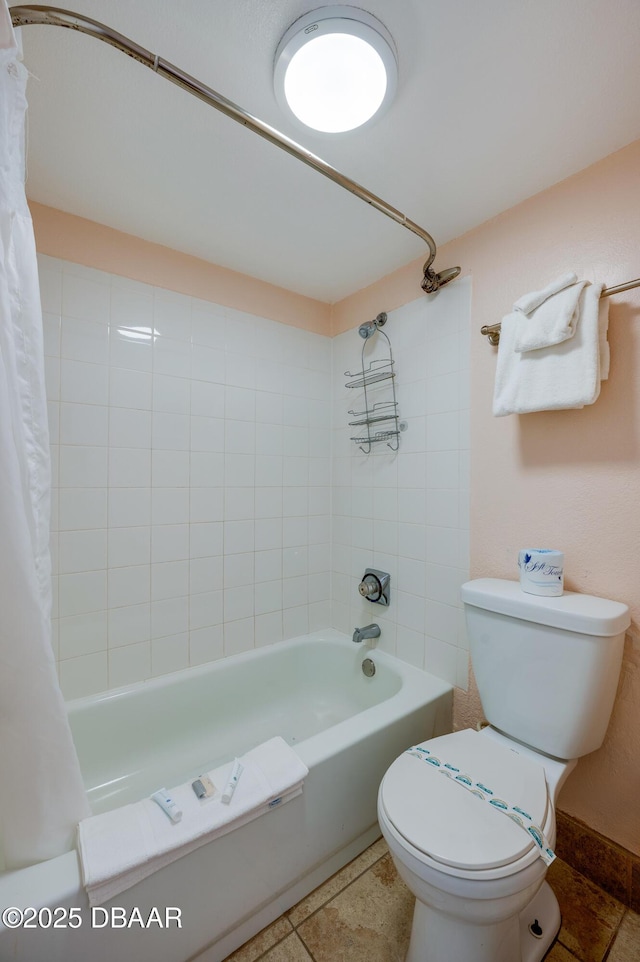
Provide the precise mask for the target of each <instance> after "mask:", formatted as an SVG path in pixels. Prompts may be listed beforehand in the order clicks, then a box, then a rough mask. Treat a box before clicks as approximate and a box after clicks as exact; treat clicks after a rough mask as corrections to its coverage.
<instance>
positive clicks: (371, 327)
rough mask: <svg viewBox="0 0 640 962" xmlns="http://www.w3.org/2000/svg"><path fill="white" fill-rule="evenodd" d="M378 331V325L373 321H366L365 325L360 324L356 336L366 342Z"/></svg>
mask: <svg viewBox="0 0 640 962" xmlns="http://www.w3.org/2000/svg"><path fill="white" fill-rule="evenodd" d="M377 330H378V325H377V324H376V322H375V321H367V323H366V324H361V325H360V327H359V328H358V334H359V335H360V337H363V338H364V339H365V341H366V339H367V338H368V337H371V336H372V335H373V334H375V333H376V331H377Z"/></svg>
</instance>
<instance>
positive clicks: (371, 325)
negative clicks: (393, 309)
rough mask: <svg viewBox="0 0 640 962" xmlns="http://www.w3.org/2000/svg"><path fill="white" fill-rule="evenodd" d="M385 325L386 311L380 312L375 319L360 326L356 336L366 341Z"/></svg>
mask: <svg viewBox="0 0 640 962" xmlns="http://www.w3.org/2000/svg"><path fill="white" fill-rule="evenodd" d="M386 323H387V313H386V311H381V312H380V313H379V314H378V315H377V317H374V319H373V320H372V321H366V323H364V324H361V325H360V327H359V328H358V334H359V335H360V337H362V338H364V340H365V341H366V340H367V339H368V338H370V337H371V336H372V335H373V334H375V333H376V331H377V330H379V329H380V328H381V327H384V325H385V324H386Z"/></svg>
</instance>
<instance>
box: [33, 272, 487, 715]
mask: <svg viewBox="0 0 640 962" xmlns="http://www.w3.org/2000/svg"><path fill="white" fill-rule="evenodd" d="M39 260H40V276H41V293H42V300H43V311H44V332H45V353H46V358H45V363H46V378H47V392H48V397H49V411H50V431H51V441H52V463H53V479H54V490H53V504H52V555H53V559H54V615H55V618H54V642H55V646H56V654H57V657H58V660H59V673H60V679H61V684H62V687H63V691H64V693H65V695H66V696H67V697H75V696H79V695H83V694H90V693H92V692H97V691H100V690H103V689H105V688H109V687H116V686H119V685H122V684H127V683H130V682H134V681H138V680H141V679H144V678H148V677H151V676H153V675H157V674H162V673H165V672H170V671H174V670H177V669H179V668H183V667H186V666H188V665H196V664H201V663H203V662H206V661H209V660H212V659H216V658H220V657H224V656H225V655H230V654H234V653H236V652H240V651H244V650H246V649H247V648H251V647H253V646H259V645H263V644H269V643H272V642H276V641H279V640H282V639H283V638H287V637H291V636H294V635H297V634H301V633H306V632H307V631H310V630H311V631H313V630H316V629H318V628H321V627H324V626H326V625H328V624H330V623H332V624H333V625H335V627H337V628H340V629H341V630H344V631H346V632H349V633H351V632H352V631H353V628H354V627H355V626H356V625H360V624H366V623H367V622H369V621H378V622H379V623H380V625H381V627H382V629H383V634H382V639H381V642H380V645H381V647H383V648H385V649H387V650H389V651H392V652H394V653H395V654H397V655H398V656H399V657H400V658H403V659H405V660H407V661H409V662H411V663H413V664H416V665H418V666H420V667H425V668H427V669H428V670H430V671H433V672H434V673H435V674H438V675H440V676H441V677H443V678H445V679H447V680H449V681H451V682H452V683H455V684H458V685H460V686H461V687H466V684H467V663H468V653H467V644H466V638H465V634H464V624H463V619H462V612H461V608H460V602H459V588H460V584H461V582H462V581H464V580H465V579H466V578H467V576H468V525H469V509H468V489H469V466H468V449H469V417H468V413H469V412H468V374H469V371H468V368H469V359H468V356H469V330H468V322H469V306H470V281H469V280H468V279H466V280H461V281H457V282H456V283H455V284H454V285H453V286H451V287H447V288H445V289H444V290H443V291H441V292H440V293H439V294H438V295H437V297H435V298H431V299H428V298H425V297H420V298H419V299H417V300H416V301H415V302H413V303H411V304H408V305H406V306H405V307H403V308H401V309H399V310H396V311H393V312H391V313H390V315H389V322H388V325H387V327H386V331H387V332H388V334H389V336H390V338H391V341H392V345H393V350H394V356H395V359H396V370H397V375H398V376H397V390H398V399H399V404H400V411H401V416H402V418H403V419H404V420H406V422H407V425H408V429H407V431H406V432H405V433H403V435H402V438H401V447H400V451H399V452H398V454H393V453H392V452H391V451H390V450H389V449H388V448H386V447H385V446H384V445H382V446H378V447H377V448H376V449H375V451H374V453H373V454H371V455H369V456H365V455H364V454H362V453H361V452H360V451H358V449H357V448H356V446H355V445H354V444H353V442H351V441H350V440H349V437H350V434H351V433H353V429H350V428H348V426H347V425H346V422H347V420H349V415H348V410H349V408H351V407H353V406H354V403H356V402H357V400H358V399H357V398H355V397H354V396H353V395H354V393H357V392H352V391H347V390H346V389H345V387H344V381H345V380H346V378H345V377H344V376H343V373H342V372H343V371H345V370H347V369H349V370H356V369H357V368H358V365H359V363H360V351H361V348H362V343H363V342H362V341H361V340H360V338H358V336H357V333H356V331H355V330H353V331H350V332H347V333H345V334H343V335H340V336H339V337H337V338H335V339H334V340H333V342H332V341H331V340H330V339H329V338H326V337H322V336H320V335H314V334H309V333H306V332H304V331H302V330H298V329H296V328H291V327H289V326H287V325H282V324H278V323H276V322H273V321H270V320H266V319H264V318H259V317H254V316H252V315H247V314H243V313H241V312H238V311H233V310H230V309H227V308H221V307H219V306H217V305H215V304H212V303H209V302H204V301H200V300H197V299H194V298H190V297H187V296H185V295H181V294H176V293H172V292H169V291H165V290H160V289H154V288H152V287H149V286H147V285H144V284H139V283H136V282H133V281H129V280H126V279H124V278H121V277H117V276H110V275H108V274H105V273H102V272H100V271H94V270H89V269H86V268H82V267H79V266H77V265H74V264H69V263H66V262H63V261H59V260H56V259H53V258H49V257H40V258H39ZM378 340H379V339H378ZM372 347H374V345H373V344H372V343H371V342H369V344H368V349H369V350H370V349H371V348H372ZM374 349H375V347H374ZM332 370H333V372H334V374H333V379H332V376H331V371H332ZM332 420H333V424H332ZM332 427H333V430H332ZM369 566H372V567H379V568H383V569H385V570H388V571H390V572H391V574H392V579H393V580H392V584H393V596H392V597H393V601H392V605H391V607H390V608H388V609H383V608H381V607H378V606H372V605H370V604H368V603H366V602H364V601H362V600H361V599H360V596H359V595H358V593H357V584H358V581H359V580H360V577H361V575H362V573H363V571H364V569H365V567H369Z"/></svg>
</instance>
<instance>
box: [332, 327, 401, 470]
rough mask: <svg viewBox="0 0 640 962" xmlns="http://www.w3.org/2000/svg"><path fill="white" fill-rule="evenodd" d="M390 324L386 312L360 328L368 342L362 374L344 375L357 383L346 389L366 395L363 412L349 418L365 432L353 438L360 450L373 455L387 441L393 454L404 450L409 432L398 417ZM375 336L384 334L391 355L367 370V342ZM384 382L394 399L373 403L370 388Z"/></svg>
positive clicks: (376, 361) (346, 373)
mask: <svg viewBox="0 0 640 962" xmlns="http://www.w3.org/2000/svg"><path fill="white" fill-rule="evenodd" d="M386 322H387V315H386V313H385V312H384V311H383V312H382V313H380V314H378V316H377V317H376V318H375V319H374V320H373V321H369V322H368V323H367V324H363V325H362V326H361V327H360V329H359V332H358V333H359V334H360V336H361V337H362V338H364V344H363V345H362V355H361V370H360V371H359V372H351V371H345V372H344V374H345V377H348V378H353V380H351V381H347V382H346V384H345V387H348V388H353V389H357V388H362V391H363V394H364V408H363V410H361V411H356V410H354V409H351V410H350V411H349V414H351V415H352V416H353V418H354V420H353V421H349V426H350V427H361V428H364V429H365V430H363V431H361V432H359V433H357V434H355V435H352V437H351V440H352V441H355V443H356V444H357V445H358V446H359V448H360V450H361V451H363V452H364V453H365V454H370V453H371V451H372V449H373V445H374V444H377V443H379V442H380V441H385V442H386V444H387V447H389V448H391V450H392V451H397V450H398V449H399V447H400V433H401V431H404V430H405V429H406V424H405V422H404V421H400V416H399V414H398V399H397V397H396V385H395V377H396V374H395V370H394V364H395V362H394V359H393V351H392V349H391V341H390V340H389V338H388V336H387V334H386V333H385V332H384V331H383V330H381V328H382V326H383V325H384V324H386ZM375 334H381V335H382V337H383V338H384V339H385V341H386V342H387V347H388V354H387V353H385V356H384V357H381V358H376V359H374V360H372V361H370V362H369V364H368V365H367V366H365V357H364V352H365V349H366V346H367V340H368V339H369V338H370V337H372V336H373V335H375ZM384 381H388V382H389V386H390V388H391V392H390V394H391V396H390V397H389V398H383V399H382V400H380V401H374V402H373V403H371V399H370V395H369V392H368V391H367V388H370V387H371V386H372V385H374V384H381V383H382V382H384Z"/></svg>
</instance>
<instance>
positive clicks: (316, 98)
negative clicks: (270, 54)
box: [274, 6, 398, 134]
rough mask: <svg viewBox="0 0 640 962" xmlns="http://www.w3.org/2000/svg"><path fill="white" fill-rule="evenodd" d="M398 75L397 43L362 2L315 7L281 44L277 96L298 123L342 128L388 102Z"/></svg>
mask: <svg viewBox="0 0 640 962" xmlns="http://www.w3.org/2000/svg"><path fill="white" fill-rule="evenodd" d="M397 80H398V64H397V58H396V51H395V45H394V43H393V39H392V37H391V35H390V33H389V32H388V30H387V29H386V28H385V27H384V26H383V25H382V24H381V23H380V21H379V20H377V19H376V17H374V16H372V14H370V13H367V12H366V11H365V10H359V9H358V8H357V7H345V6H332V7H323V8H321V9H320V10H314V11H312V12H311V13H308V14H306V15H305V16H304V17H300V19H299V20H296V21H295V23H293V24H292V25H291V26H290V27H289V29H288V30H287V32H286V33H285V35H284V37H283V38H282V40H281V41H280V43H279V44H278V49H277V50H276V57H275V66H274V85H275V92H276V98H277V100H278V103H279V104H280V106H281V108H282V109H283V110H284V112H285V113H286V114H287V115H289V117H293V118H294V119H295V120H296V121H297V122H299V123H302V124H304V125H305V126H306V127H311V128H312V129H313V130H319V131H321V132H322V133H331V134H337V133H343V132H344V131H347V130H354V129H355V128H356V127H362V126H363V124H366V123H367V122H370V121H371V120H372V119H373V117H374V116H375V117H378V116H379V115H380V113H381V112H382V111H384V110H386V108H387V107H388V106H389V104H390V103H391V100H392V99H393V95H394V93H395V89H396V85H397Z"/></svg>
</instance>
